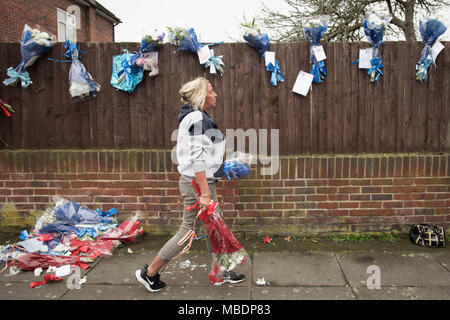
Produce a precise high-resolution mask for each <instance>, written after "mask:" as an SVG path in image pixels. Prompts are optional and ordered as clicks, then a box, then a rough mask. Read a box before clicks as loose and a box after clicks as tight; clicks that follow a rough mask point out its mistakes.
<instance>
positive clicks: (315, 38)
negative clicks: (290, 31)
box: [303, 17, 328, 83]
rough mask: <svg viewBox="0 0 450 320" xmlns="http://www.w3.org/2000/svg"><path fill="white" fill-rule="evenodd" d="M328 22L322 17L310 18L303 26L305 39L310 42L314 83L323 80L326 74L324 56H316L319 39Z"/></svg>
mask: <svg viewBox="0 0 450 320" xmlns="http://www.w3.org/2000/svg"><path fill="white" fill-rule="evenodd" d="M327 28H328V24H327V22H326V20H325V18H323V17H318V18H314V19H311V20H310V21H309V22H308V23H307V24H306V26H305V27H304V28H303V31H304V32H305V38H306V40H307V41H308V42H309V43H310V44H311V46H310V55H311V63H312V71H311V73H312V74H313V76H314V78H313V81H314V82H315V83H319V82H324V80H325V77H326V75H327V70H326V68H325V62H324V57H318V53H317V50H320V49H322V51H323V48H322V46H321V45H320V39H321V38H322V36H323V34H324V33H325V32H326V31H327Z"/></svg>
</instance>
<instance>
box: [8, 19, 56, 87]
mask: <svg viewBox="0 0 450 320" xmlns="http://www.w3.org/2000/svg"><path fill="white" fill-rule="evenodd" d="M53 45H54V43H53V42H49V46H46V45H43V44H39V43H37V42H36V41H35V40H34V39H33V31H32V29H31V28H30V27H29V26H28V25H25V27H24V29H23V33H22V39H21V41H20V52H21V54H22V62H21V63H20V64H19V65H18V66H17V67H16V68H15V69H13V68H12V67H11V68H8V71H7V75H8V76H9V79H5V80H4V81H3V83H4V84H5V85H7V86H10V85H15V84H16V83H17V82H19V81H20V82H21V85H22V87H23V88H26V87H28V86H29V85H30V84H32V83H33V82H32V81H31V79H30V74H29V73H28V72H27V68H28V67H30V66H32V65H33V64H34V63H35V62H36V60H38V59H39V58H41V57H43V56H44V55H46V54H47V53H48V52H49V51H50V50H51V49H52V48H53Z"/></svg>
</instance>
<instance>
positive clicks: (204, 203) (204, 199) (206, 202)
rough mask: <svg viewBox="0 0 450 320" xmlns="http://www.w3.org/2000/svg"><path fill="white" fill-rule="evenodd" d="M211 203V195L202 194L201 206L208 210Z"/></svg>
mask: <svg viewBox="0 0 450 320" xmlns="http://www.w3.org/2000/svg"><path fill="white" fill-rule="evenodd" d="M210 204H211V198H210V196H203V195H202V196H200V208H201V209H202V210H204V211H206V210H208V208H209V205H210Z"/></svg>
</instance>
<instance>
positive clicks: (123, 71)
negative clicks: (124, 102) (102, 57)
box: [110, 50, 144, 93]
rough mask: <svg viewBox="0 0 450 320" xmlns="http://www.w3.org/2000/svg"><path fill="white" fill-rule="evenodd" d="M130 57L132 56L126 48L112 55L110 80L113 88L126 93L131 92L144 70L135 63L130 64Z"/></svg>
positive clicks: (141, 77) (142, 75)
mask: <svg viewBox="0 0 450 320" xmlns="http://www.w3.org/2000/svg"><path fill="white" fill-rule="evenodd" d="M131 59H132V56H131V54H130V53H129V52H128V50H125V52H124V53H123V54H119V55H115V56H114V57H113V68H112V69H113V70H112V74H111V82H110V83H111V85H112V86H113V87H114V88H116V89H118V90H122V91H125V92H128V93H131V92H133V91H134V89H135V88H136V86H137V85H138V84H139V83H140V82H141V81H142V79H143V77H144V70H143V69H142V68H140V67H138V66H136V65H132V62H131Z"/></svg>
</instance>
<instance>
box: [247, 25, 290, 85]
mask: <svg viewBox="0 0 450 320" xmlns="http://www.w3.org/2000/svg"><path fill="white" fill-rule="evenodd" d="M241 25H242V26H243V27H244V30H245V33H244V40H245V41H246V42H247V43H248V44H249V45H251V46H252V47H254V48H255V49H256V50H257V51H258V53H259V55H260V56H262V57H265V59H266V61H267V56H266V53H268V52H269V50H270V39H269V36H268V34H267V33H261V30H260V29H259V28H258V27H257V26H256V24H255V19H254V18H253V21H252V22H247V21H245V22H243V23H241ZM273 54H274V53H273ZM273 57H275V55H273ZM266 71H270V72H272V74H271V77H270V83H272V84H273V85H274V86H276V85H277V83H278V82H284V77H283V75H282V73H281V70H280V65H279V62H278V60H275V58H274V61H273V63H272V62H266Z"/></svg>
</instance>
